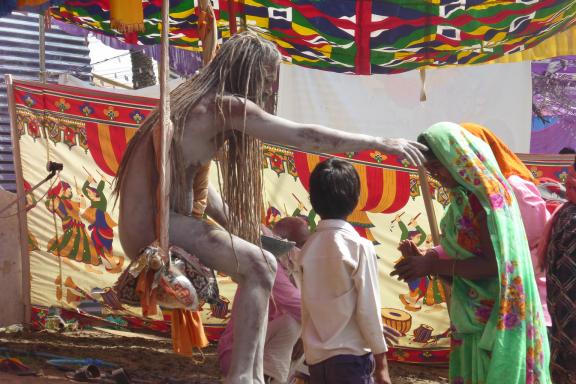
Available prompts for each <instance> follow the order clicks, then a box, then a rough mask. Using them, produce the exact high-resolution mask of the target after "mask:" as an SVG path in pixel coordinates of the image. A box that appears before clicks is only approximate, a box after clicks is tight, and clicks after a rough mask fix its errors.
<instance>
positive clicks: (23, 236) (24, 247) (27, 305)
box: [4, 75, 32, 324]
mask: <svg viewBox="0 0 576 384" xmlns="http://www.w3.org/2000/svg"><path fill="white" fill-rule="evenodd" d="M4 78H5V79H6V81H5V82H6V87H7V91H8V111H9V114H10V133H11V139H12V153H13V155H14V171H15V173H16V198H17V202H18V206H17V208H18V224H19V232H20V265H21V268H22V270H21V272H22V304H23V305H22V307H23V308H22V309H23V311H24V313H23V316H24V320H23V322H24V323H25V324H30V323H31V322H32V304H31V303H32V302H31V296H30V292H31V286H30V284H31V282H30V276H31V271H30V254H29V253H28V223H27V216H26V192H25V191H24V175H23V174H22V158H21V157H20V140H19V138H18V133H17V132H18V131H17V127H16V103H15V101H14V87H13V84H12V76H11V75H6V76H5V77H4Z"/></svg>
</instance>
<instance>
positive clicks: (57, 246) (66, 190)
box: [45, 181, 102, 272]
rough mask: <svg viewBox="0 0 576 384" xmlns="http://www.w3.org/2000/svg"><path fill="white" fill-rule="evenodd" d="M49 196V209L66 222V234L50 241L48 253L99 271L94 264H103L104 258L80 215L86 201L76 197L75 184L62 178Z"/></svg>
mask: <svg viewBox="0 0 576 384" xmlns="http://www.w3.org/2000/svg"><path fill="white" fill-rule="evenodd" d="M47 197H48V198H47V200H46V202H45V204H46V208H47V209H48V211H50V212H51V213H54V214H55V215H56V216H57V217H59V218H60V220H61V223H62V227H61V229H62V235H61V236H59V237H56V236H54V237H53V238H52V239H50V241H48V247H47V250H48V252H51V253H52V254H54V255H59V256H60V257H63V258H66V259H69V260H74V261H78V262H80V263H84V264H85V265H86V270H88V271H90V272H96V271H97V270H96V269H94V268H93V267H94V266H98V265H100V264H102V260H101V259H100V257H99V256H98V254H97V253H96V250H95V249H94V246H93V245H92V243H91V242H90V239H89V238H88V234H87V233H86V228H85V226H84V223H83V222H82V220H81V218H80V209H82V208H84V204H83V201H75V200H74V199H73V192H72V187H71V186H70V184H68V183H66V182H64V181H58V183H57V184H56V185H55V186H53V187H52V188H50V190H49V191H48V196H47Z"/></svg>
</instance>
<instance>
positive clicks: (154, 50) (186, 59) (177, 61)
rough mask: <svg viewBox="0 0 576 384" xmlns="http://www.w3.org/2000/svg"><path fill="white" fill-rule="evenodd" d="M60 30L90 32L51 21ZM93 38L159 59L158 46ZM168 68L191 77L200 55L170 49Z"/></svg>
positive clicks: (75, 32) (71, 33)
mask: <svg viewBox="0 0 576 384" xmlns="http://www.w3.org/2000/svg"><path fill="white" fill-rule="evenodd" d="M52 22H53V23H54V25H56V26H57V27H58V28H59V29H60V30H62V31H64V32H66V33H68V34H70V35H74V36H88V34H89V33H90V31H88V30H86V29H83V28H80V27H78V26H76V25H73V24H68V23H63V22H61V21H58V20H52ZM93 34H94V36H95V37H96V38H97V39H98V40H100V41H101V42H102V43H104V44H105V45H107V46H109V47H111V48H114V49H122V50H129V49H136V50H141V51H143V52H144V53H145V54H146V55H148V56H150V57H152V58H153V59H154V60H159V59H160V45H136V44H126V43H124V42H122V41H120V40H118V39H116V38H115V37H112V36H106V35H103V34H100V33H93ZM169 57H170V68H171V69H172V70H173V71H174V72H176V73H178V74H179V75H181V76H191V75H193V74H194V73H195V72H196V71H197V70H199V69H200V68H201V67H202V54H201V53H200V52H192V51H188V50H186V49H180V48H175V47H170V50H169Z"/></svg>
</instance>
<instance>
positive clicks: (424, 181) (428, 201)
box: [418, 166, 440, 245]
mask: <svg viewBox="0 0 576 384" xmlns="http://www.w3.org/2000/svg"><path fill="white" fill-rule="evenodd" d="M418 176H419V178H420V189H421V190H422V197H423V198H424V207H426V215H427V216H428V224H429V225H430V233H431V234H432V241H433V242H434V245H438V244H440V232H439V231H438V225H437V222H436V212H434V205H433V203H432V195H430V188H429V186H428V175H427V174H426V170H425V169H424V167H422V166H420V167H418Z"/></svg>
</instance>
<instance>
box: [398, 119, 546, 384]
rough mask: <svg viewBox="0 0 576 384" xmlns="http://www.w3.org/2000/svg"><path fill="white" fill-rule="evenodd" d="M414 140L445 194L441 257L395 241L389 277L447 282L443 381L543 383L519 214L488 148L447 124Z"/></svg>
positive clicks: (542, 340) (541, 333) (535, 299)
mask: <svg viewBox="0 0 576 384" xmlns="http://www.w3.org/2000/svg"><path fill="white" fill-rule="evenodd" d="M419 141H420V142H421V143H423V144H425V145H427V146H428V147H429V149H430V151H429V153H428V156H427V160H428V161H427V163H426V168H427V169H428V171H429V172H430V173H431V174H432V176H433V177H435V178H436V179H437V180H438V181H439V182H441V183H442V184H443V185H444V186H445V187H447V188H450V190H451V193H452V199H451V203H450V206H449V207H448V208H447V210H446V213H445V215H444V217H443V219H442V221H441V223H440V229H441V231H442V238H441V242H440V243H441V246H442V249H443V250H444V252H443V253H444V254H439V252H438V251H436V250H430V251H428V252H426V253H424V252H422V251H421V250H420V249H419V248H418V247H417V246H416V245H415V244H414V243H412V242H410V241H406V242H403V243H401V245H400V250H401V251H402V254H403V255H404V259H403V260H402V261H401V262H400V263H398V264H397V265H396V268H395V271H394V272H393V273H392V274H393V275H398V277H399V278H400V279H402V280H405V281H410V280H413V279H415V278H418V277H422V276H427V275H440V276H441V277H445V278H447V279H449V280H451V281H452V295H451V298H450V320H451V323H452V351H451V354H450V383H452V384H493V383H494V384H495V383H498V384H500V383H502V384H520V383H522V384H524V383H533V384H545V383H551V380H550V375H549V370H548V364H549V347H548V340H547V337H546V329H545V326H544V320H543V314H542V307H541V305H540V302H539V301H540V299H539V296H538V291H537V288H536V282H535V280H534V273H533V270H532V262H531V259H530V250H529V248H528V242H527V240H526V234H525V231H524V226H523V224H522V218H521V216H520V210H519V208H518V205H517V203H516V201H515V198H514V194H513V192H512V191H511V189H510V186H509V185H508V183H507V181H506V179H505V178H504V176H503V175H502V173H501V172H500V169H499V168H498V163H497V162H496V160H495V158H494V156H493V154H492V152H491V150H490V147H489V146H488V145H487V144H485V143H484V142H483V141H482V140H480V139H478V138H476V137H474V136H473V135H471V134H470V133H468V132H467V131H465V130H464V129H463V128H462V127H460V126H459V125H457V124H453V123H438V124H435V125H433V126H432V127H430V128H429V129H427V130H426V131H425V132H424V133H423V134H422V135H420V137H419Z"/></svg>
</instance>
